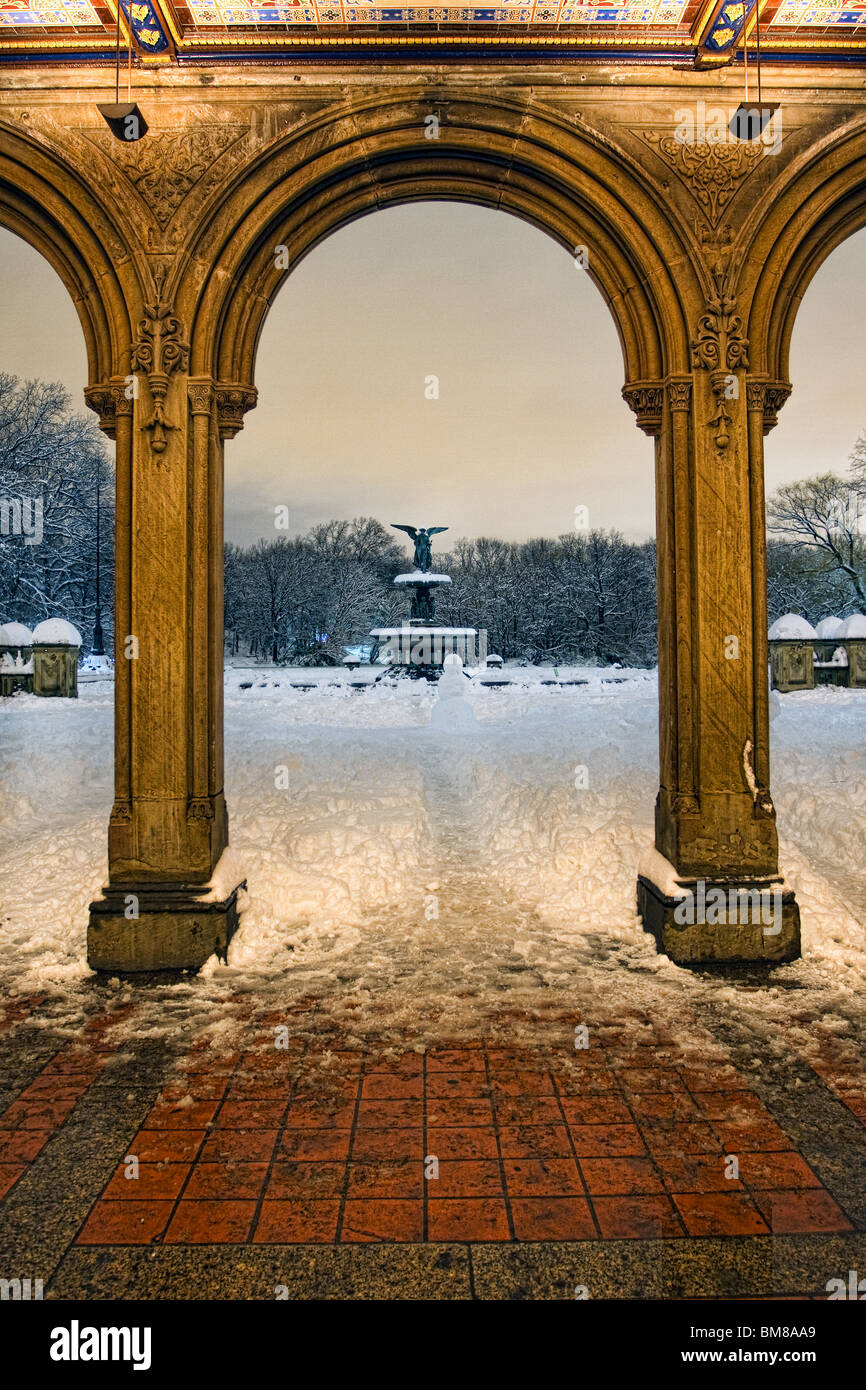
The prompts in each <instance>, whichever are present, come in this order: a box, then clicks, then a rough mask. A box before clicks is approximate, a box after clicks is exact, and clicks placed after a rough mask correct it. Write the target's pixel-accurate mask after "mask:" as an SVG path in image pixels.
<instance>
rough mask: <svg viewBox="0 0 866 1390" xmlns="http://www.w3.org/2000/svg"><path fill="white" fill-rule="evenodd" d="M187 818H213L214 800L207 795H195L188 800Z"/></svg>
mask: <svg viewBox="0 0 866 1390" xmlns="http://www.w3.org/2000/svg"><path fill="white" fill-rule="evenodd" d="M186 818H187V820H213V802H212V801H211V799H210V797H207V796H193V797H190V800H189V801H188V802H187V807H186Z"/></svg>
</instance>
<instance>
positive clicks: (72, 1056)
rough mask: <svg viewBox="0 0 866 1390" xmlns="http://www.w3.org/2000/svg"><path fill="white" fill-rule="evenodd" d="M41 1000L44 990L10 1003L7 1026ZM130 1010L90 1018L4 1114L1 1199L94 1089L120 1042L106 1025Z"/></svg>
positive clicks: (0, 1120)
mask: <svg viewBox="0 0 866 1390" xmlns="http://www.w3.org/2000/svg"><path fill="white" fill-rule="evenodd" d="M41 1002H42V997H41V996H40V997H35V998H32V999H28V1000H26V1001H24V1002H23V1003H22V1004H20V1005H19V1006H18V1007H17V1008H14V1007H12V1006H7V1010H6V1021H5V1026H6V1027H11V1026H12V1024H13V1023H14V1022H17V1021H20V1020H21V1019H23V1018H26V1017H28V1016H29V1015H30V1014H31V1013H32V1012H33V1010H34V1009H36V1008H37V1007H38V1005H39V1004H40V1003H41ZM128 1013H129V1009H128V1008H124V1009H123V1010H118V1011H116V1012H115V1013H113V1014H107V1015H105V1016H102V1017H99V1018H95V1019H92V1020H91V1021H90V1022H89V1023H87V1024H85V1026H84V1028H83V1030H82V1037H81V1040H80V1041H77V1042H73V1043H69V1044H68V1045H67V1046H66V1047H64V1048H62V1049H61V1050H60V1051H59V1052H58V1053H57V1054H56V1055H55V1056H54V1057H52V1058H51V1061H50V1062H48V1063H47V1064H46V1065H45V1066H44V1067H43V1068H42V1070H41V1071H40V1072H39V1074H38V1075H37V1076H36V1077H35V1078H34V1080H33V1081H31V1083H30V1085H29V1086H27V1087H26V1088H25V1089H24V1090H23V1091H22V1092H21V1093H20V1095H18V1096H17V1097H16V1099H15V1100H14V1101H13V1102H12V1104H11V1105H9V1106H7V1108H6V1109H5V1110H4V1111H3V1112H2V1114H0V1200H2V1198H3V1197H5V1196H6V1194H7V1193H8V1192H11V1190H12V1188H13V1187H14V1186H15V1184H16V1182H17V1181H18V1179H19V1178H20V1177H22V1176H23V1175H24V1173H26V1171H27V1169H28V1167H29V1165H30V1164H31V1163H32V1162H33V1160H34V1159H35V1158H36V1157H37V1156H38V1155H39V1154H40V1153H41V1151H42V1149H44V1147H45V1145H46V1144H47V1143H48V1141H49V1139H50V1138H51V1137H52V1136H53V1135H54V1134H56V1132H57V1131H58V1130H59V1129H60V1127H61V1125H62V1124H63V1122H64V1121H65V1120H66V1118H67V1116H68V1115H69V1114H71V1112H72V1111H73V1110H74V1108H75V1106H76V1104H77V1102H78V1101H79V1100H80V1098H81V1097H82V1096H83V1095H84V1093H85V1091H87V1090H89V1088H90V1086H91V1084H92V1083H93V1081H94V1080H95V1079H96V1077H97V1076H98V1075H99V1073H100V1072H101V1070H102V1068H103V1067H104V1066H105V1063H106V1061H107V1059H108V1057H109V1056H110V1055H111V1053H112V1052H114V1051H115V1049H116V1046H117V1044H116V1043H115V1042H112V1041H109V1040H107V1039H106V1037H105V1033H106V1030H107V1029H108V1028H109V1027H110V1026H111V1025H113V1024H115V1023H117V1022H118V1021H119V1020H120V1019H121V1018H122V1017H126V1015H127V1014H128ZM10 1018H11V1021H10ZM0 1026H2V1025H0Z"/></svg>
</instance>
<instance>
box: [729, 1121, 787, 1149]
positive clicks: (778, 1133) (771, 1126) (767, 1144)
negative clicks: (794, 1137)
mask: <svg viewBox="0 0 866 1390" xmlns="http://www.w3.org/2000/svg"><path fill="white" fill-rule="evenodd" d="M713 1129H714V1130H715V1131H716V1133H717V1134H718V1136H719V1138H720V1139H721V1141H722V1144H723V1145H724V1149H725V1153H730V1154H740V1153H750V1152H752V1151H754V1150H756V1149H777V1150H790V1148H791V1140H790V1139H789V1138H788V1136H787V1134H786V1133H785V1131H784V1130H783V1129H780V1127H779V1126H778V1125H777V1124H776V1122H775V1120H756V1121H755V1123H754V1124H750V1123H748V1122H743V1123H742V1124H728V1123H727V1122H725V1121H724V1120H714V1121H713Z"/></svg>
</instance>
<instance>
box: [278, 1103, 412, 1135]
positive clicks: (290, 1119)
mask: <svg viewBox="0 0 866 1390" xmlns="http://www.w3.org/2000/svg"><path fill="white" fill-rule="evenodd" d="M380 1103H381V1102H380ZM385 1103H387V1102H385ZM393 1103H394V1102H391V1104H393ZM354 1116H355V1104H354V1101H351V1102H346V1101H341V1102H339V1103H337V1104H330V1105H329V1104H327V1103H321V1102H319V1101H314V1100H294V1101H292V1103H291V1105H290V1106H289V1109H288V1114H287V1115H286V1128H287V1129H351V1128H352V1120H353V1119H354Z"/></svg>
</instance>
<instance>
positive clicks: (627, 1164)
mask: <svg viewBox="0 0 866 1390" xmlns="http://www.w3.org/2000/svg"><path fill="white" fill-rule="evenodd" d="M580 1171H581V1173H582V1175H583V1180H584V1182H585V1183H586V1186H587V1189H588V1190H589V1191H590V1192H591V1193H598V1194H599V1195H600V1196H606V1197H608V1196H617V1197H619V1196H637V1195H639V1194H643V1193H652V1192H664V1187H663V1186H662V1180H661V1178H660V1177H659V1175H658V1173H657V1172H656V1170H655V1167H654V1165H653V1163H652V1160H651V1159H649V1158H582V1159H581V1160H580Z"/></svg>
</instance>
